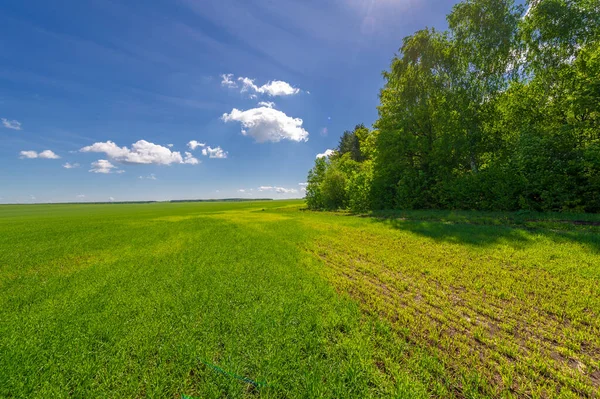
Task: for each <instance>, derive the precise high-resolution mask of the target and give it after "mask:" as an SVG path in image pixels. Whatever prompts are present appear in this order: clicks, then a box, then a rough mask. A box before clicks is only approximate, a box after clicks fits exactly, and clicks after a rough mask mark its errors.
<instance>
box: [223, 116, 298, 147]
mask: <svg viewBox="0 0 600 399" xmlns="http://www.w3.org/2000/svg"><path fill="white" fill-rule="evenodd" d="M221 119H222V120H223V121H224V122H230V121H237V122H240V123H241V124H242V134H243V135H245V136H251V137H253V138H254V139H255V140H256V141H257V142H259V143H264V142H266V141H272V142H274V143H276V142H279V141H281V140H292V141H308V132H307V131H306V130H304V129H303V128H302V123H303V121H302V119H300V118H292V117H289V116H287V115H286V114H285V113H283V112H281V111H279V110H276V109H273V108H267V107H260V108H252V109H249V110H247V111H240V110H239V109H237V108H234V109H233V110H231V112H230V113H229V114H227V113H225V114H223V116H222V117H221Z"/></svg>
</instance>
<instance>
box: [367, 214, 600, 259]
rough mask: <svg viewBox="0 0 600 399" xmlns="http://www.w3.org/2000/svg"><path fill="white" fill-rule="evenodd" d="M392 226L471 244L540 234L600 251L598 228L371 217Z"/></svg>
mask: <svg viewBox="0 0 600 399" xmlns="http://www.w3.org/2000/svg"><path fill="white" fill-rule="evenodd" d="M374 220H376V221H377V222H379V223H384V224H386V225H388V226H390V227H392V228H394V229H398V230H404V231H410V232H412V233H415V234H419V235H421V236H424V237H428V238H431V239H433V240H435V241H439V242H451V243H458V244H467V245H473V246H490V245H494V244H508V245H511V246H514V247H526V246H528V245H533V244H534V240H535V238H536V237H539V236H543V237H545V238H547V239H549V240H552V241H555V242H557V243H560V242H576V243H579V244H581V245H584V246H586V247H589V248H590V249H592V250H594V251H595V252H600V234H598V232H597V229H589V228H588V229H585V228H570V229H568V230H560V229H555V228H553V227H556V226H552V225H548V226H531V227H530V226H511V225H502V224H499V225H490V224H477V223H469V222H448V221H443V220H439V221H432V220H428V221H421V220H410V219H393V218H374Z"/></svg>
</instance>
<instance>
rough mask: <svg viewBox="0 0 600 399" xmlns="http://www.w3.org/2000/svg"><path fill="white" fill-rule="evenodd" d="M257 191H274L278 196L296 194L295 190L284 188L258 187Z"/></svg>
mask: <svg viewBox="0 0 600 399" xmlns="http://www.w3.org/2000/svg"><path fill="white" fill-rule="evenodd" d="M258 191H275V192H276V193H278V194H295V193H297V192H298V190H297V189H295V188H285V187H274V186H260V187H259V188H258Z"/></svg>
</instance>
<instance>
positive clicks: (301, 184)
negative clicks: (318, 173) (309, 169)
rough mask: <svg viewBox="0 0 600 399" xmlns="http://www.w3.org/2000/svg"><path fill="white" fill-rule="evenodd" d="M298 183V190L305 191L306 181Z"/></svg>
mask: <svg viewBox="0 0 600 399" xmlns="http://www.w3.org/2000/svg"><path fill="white" fill-rule="evenodd" d="M298 185H299V186H300V191H306V186H308V183H298Z"/></svg>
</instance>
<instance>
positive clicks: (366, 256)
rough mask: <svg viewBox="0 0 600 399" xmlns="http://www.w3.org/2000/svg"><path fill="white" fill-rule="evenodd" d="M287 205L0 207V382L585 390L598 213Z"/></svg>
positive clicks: (20, 389)
mask: <svg viewBox="0 0 600 399" xmlns="http://www.w3.org/2000/svg"><path fill="white" fill-rule="evenodd" d="M302 206H303V204H302V203H301V202H300V201H275V202H252V203H227V204H225V203H181V204H118V205H116V204H113V205H110V204H106V205H28V206H0V397H7V398H49V397H123V398H125V397H156V398H164V397H167V398H169V397H170V398H181V397H182V395H186V396H188V397H194V398H196V397H197V398H214V397H228V398H247V397H263V398H296V397H325V398H332V397H335V398H369V397H398V398H430V397H439V398H445V397H456V398H463V397H468V398H485V397H489V398H492V397H533V398H550V397H564V398H571V397H573V398H575V397H590V398H592V397H598V396H600V238H599V237H600V234H598V233H600V227H599V226H595V225H593V224H588V225H578V224H573V223H571V222H572V221H574V220H585V221H588V222H595V221H598V220H600V218H597V217H593V216H581V215H579V216H578V215H575V216H571V215H569V216H568V217H565V216H564V215H536V214H485V213H473V212H402V213H387V214H376V215H374V216H376V217H357V216H351V215H346V214H343V213H315V212H308V211H302V210H301V208H302ZM234 375H235V376H239V377H244V378H247V379H249V380H251V381H254V382H256V384H253V383H251V382H249V381H248V380H247V381H242V380H240V379H238V378H236V377H235V376H234ZM263 382H264V383H265V384H266V385H264V386H263V385H262V383H263Z"/></svg>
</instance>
